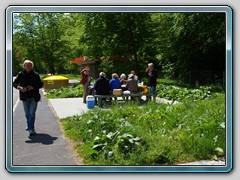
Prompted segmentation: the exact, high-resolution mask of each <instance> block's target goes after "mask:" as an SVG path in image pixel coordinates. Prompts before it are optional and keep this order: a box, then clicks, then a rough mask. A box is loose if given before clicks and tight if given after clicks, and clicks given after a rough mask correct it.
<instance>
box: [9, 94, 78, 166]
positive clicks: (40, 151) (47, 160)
mask: <svg viewBox="0 0 240 180" xmlns="http://www.w3.org/2000/svg"><path fill="white" fill-rule="evenodd" d="M59 105H61V104H59ZM64 106H65V107H66V104H65V105H64ZM25 122H26V120H25V116H24V111H23V105H22V102H21V101H19V100H18V101H17V102H16V105H15V107H14V110H13V144H12V147H13V165H81V162H79V160H78V158H77V155H76V154H75V152H74V151H73V148H72V146H71V143H70V141H69V140H68V139H66V138H65V137H64V134H63V131H62V128H61V126H60V124H59V120H58V117H57V116H56V114H55V113H54V111H53V109H52V105H51V104H50V102H49V101H48V100H47V99H45V98H44V96H43V95H42V100H41V101H40V102H39V103H38V108H37V112H36V122H35V128H36V132H37V135H35V136H32V137H28V135H29V134H28V132H27V131H25V128H26V123H25Z"/></svg>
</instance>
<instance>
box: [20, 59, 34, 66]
mask: <svg viewBox="0 0 240 180" xmlns="http://www.w3.org/2000/svg"><path fill="white" fill-rule="evenodd" d="M27 63H31V64H32V67H33V66H34V64H33V62H32V61H30V60H25V61H24V62H23V67H24V66H25V64H27Z"/></svg>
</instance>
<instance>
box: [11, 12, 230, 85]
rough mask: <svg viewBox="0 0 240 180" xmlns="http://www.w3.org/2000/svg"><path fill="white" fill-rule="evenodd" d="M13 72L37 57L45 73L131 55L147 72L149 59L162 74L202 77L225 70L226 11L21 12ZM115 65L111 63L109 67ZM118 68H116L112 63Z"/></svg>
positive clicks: (17, 18)
mask: <svg viewBox="0 0 240 180" xmlns="http://www.w3.org/2000/svg"><path fill="white" fill-rule="evenodd" d="M13 19H14V21H13V72H14V73H16V72H17V71H19V70H20V69H21V64H22V62H23V60H24V59H31V60H32V61H33V62H34V63H35V68H36V69H37V70H38V71H39V72H40V73H46V72H50V73H53V74H54V73H55V72H59V73H61V72H62V73H64V72H69V71H75V70H77V69H78V67H77V66H74V65H72V64H70V63H69V62H70V60H72V59H75V58H76V57H80V56H88V57H89V58H90V59H97V60H100V61H101V62H102V63H103V64H104V63H105V64H107V66H109V65H108V64H109V63H110V64H111V62H108V63H106V61H107V60H108V59H107V58H108V57H110V56H119V57H126V58H128V59H129V61H128V62H125V63H122V65H123V66H130V67H131V68H132V67H133V68H134V69H135V70H136V71H137V72H139V74H140V75H141V74H143V73H144V71H145V66H146V65H147V63H149V62H153V63H155V64H156V67H157V68H158V70H159V71H161V73H159V74H160V75H161V76H165V77H169V78H175V79H180V80H185V81H189V76H190V75H191V80H192V81H196V80H199V79H198V78H199V77H198V76H197V75H199V74H198V73H197V72H199V71H211V72H212V73H213V74H214V75H216V76H218V77H221V76H222V75H223V71H224V70H225V61H226V60H225V53H226V39H225V34H226V25H225V13H195V12H194V13H125V12H124V13H123V12H121V13H17V14H14V16H13ZM109 67H110V66H109ZM111 67H112V66H111Z"/></svg>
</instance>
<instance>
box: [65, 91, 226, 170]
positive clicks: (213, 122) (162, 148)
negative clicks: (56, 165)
mask: <svg viewBox="0 0 240 180" xmlns="http://www.w3.org/2000/svg"><path fill="white" fill-rule="evenodd" d="M224 101H225V96H224V94H220V93H215V94H212V97H211V98H207V99H204V100H199V101H195V102H193V101H192V100H186V101H183V103H181V104H178V105H174V106H173V105H166V104H158V105H156V104H155V103H154V102H150V103H148V104H146V105H144V106H141V107H139V106H138V105H137V104H134V103H130V104H127V105H126V104H124V105H123V106H120V105H117V106H112V108H110V109H99V108H94V109H93V110H91V111H89V112H88V113H86V114H83V115H82V116H74V117H69V118H66V119H63V120H61V122H62V125H63V127H64V130H65V133H66V135H67V136H68V137H69V138H70V139H71V140H72V141H74V142H75V144H76V149H77V151H78V153H79V155H80V156H81V157H83V159H84V163H86V164H91V165H161V164H170V165H171V164H177V163H181V162H187V161H194V160H200V159H217V158H218V157H219V156H224V153H225V103H224Z"/></svg>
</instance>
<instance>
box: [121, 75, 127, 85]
mask: <svg viewBox="0 0 240 180" xmlns="http://www.w3.org/2000/svg"><path fill="white" fill-rule="evenodd" d="M120 83H121V85H126V84H127V79H126V75H125V74H121V76H120Z"/></svg>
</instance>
